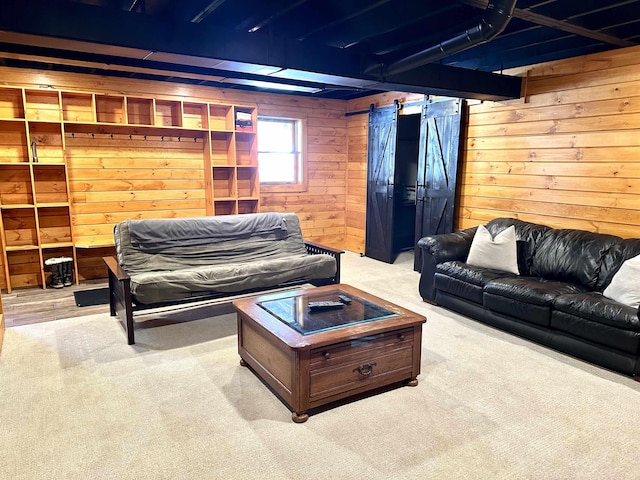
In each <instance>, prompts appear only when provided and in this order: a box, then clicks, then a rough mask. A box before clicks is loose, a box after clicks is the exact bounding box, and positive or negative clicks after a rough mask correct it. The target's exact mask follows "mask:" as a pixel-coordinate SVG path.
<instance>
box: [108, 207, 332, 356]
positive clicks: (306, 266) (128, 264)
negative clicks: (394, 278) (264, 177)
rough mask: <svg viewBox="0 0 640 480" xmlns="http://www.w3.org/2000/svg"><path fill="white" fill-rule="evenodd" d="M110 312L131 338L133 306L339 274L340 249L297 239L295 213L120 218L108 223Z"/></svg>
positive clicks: (324, 280) (326, 280)
mask: <svg viewBox="0 0 640 480" xmlns="http://www.w3.org/2000/svg"><path fill="white" fill-rule="evenodd" d="M114 240H115V247H116V257H105V258H104V261H105V263H106V264H107V267H108V276H109V297H110V308H111V315H112V316H118V317H120V319H121V321H122V323H123V325H124V327H125V331H126V333H127V340H128V342H129V344H130V345H131V344H133V343H134V342H135V339H134V325H133V312H134V310H142V309H147V308H152V307H157V306H161V305H167V304H176V303H182V302H189V301H194V300H203V299H209V298H223V297H225V296H230V295H238V294H244V293H249V292H256V291H261V290H265V289H270V288H275V287H282V286H289V285H299V284H302V283H311V284H313V285H326V284H330V283H339V281H340V254H341V253H343V252H342V251H341V250H335V249H331V248H328V247H324V246H322V245H318V244H315V243H311V242H305V241H303V239H302V232H301V229H300V222H299V220H298V217H297V216H296V215H295V214H294V213H257V214H244V215H225V216H214V217H197V218H181V219H149V220H126V221H123V222H120V223H118V224H116V225H115V227H114Z"/></svg>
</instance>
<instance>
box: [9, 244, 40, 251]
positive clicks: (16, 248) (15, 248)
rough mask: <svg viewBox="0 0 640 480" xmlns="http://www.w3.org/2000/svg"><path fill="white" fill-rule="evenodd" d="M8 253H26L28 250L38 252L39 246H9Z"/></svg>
mask: <svg viewBox="0 0 640 480" xmlns="http://www.w3.org/2000/svg"><path fill="white" fill-rule="evenodd" d="M5 250H6V251H7V252H25V251H27V250H38V245H7V246H6V247H5Z"/></svg>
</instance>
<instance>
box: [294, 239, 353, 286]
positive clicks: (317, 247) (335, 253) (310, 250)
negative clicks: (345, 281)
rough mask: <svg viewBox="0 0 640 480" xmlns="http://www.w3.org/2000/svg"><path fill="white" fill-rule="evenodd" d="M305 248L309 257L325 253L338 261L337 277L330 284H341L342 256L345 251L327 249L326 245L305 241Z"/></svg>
mask: <svg viewBox="0 0 640 480" xmlns="http://www.w3.org/2000/svg"><path fill="white" fill-rule="evenodd" d="M304 246H305V247H307V254H309V255H319V254H321V253H324V254H326V255H331V256H332V257H333V258H335V259H336V276H335V277H333V278H332V279H331V280H330V282H331V283H340V255H342V254H343V253H344V250H338V249H336V248H331V247H327V246H325V245H321V244H319V243H315V242H309V241H307V240H305V241H304Z"/></svg>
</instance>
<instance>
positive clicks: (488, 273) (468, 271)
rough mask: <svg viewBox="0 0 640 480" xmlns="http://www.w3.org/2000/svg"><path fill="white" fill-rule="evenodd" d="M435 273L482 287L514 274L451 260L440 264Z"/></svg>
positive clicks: (511, 276)
mask: <svg viewBox="0 0 640 480" xmlns="http://www.w3.org/2000/svg"><path fill="white" fill-rule="evenodd" d="M436 272H437V273H440V274H442V275H446V276H449V277H453V278H457V279H458V280H461V281H463V282H467V283H470V284H472V285H477V286H479V287H484V286H485V285H486V284H487V283H489V282H490V281H492V280H495V279H496V278H513V277H516V275H515V274H513V273H509V272H505V271H504V270H496V269H493V268H485V267H476V266H474V265H469V264H468V263H465V262H461V261H458V260H453V261H451V262H444V263H440V264H438V265H437V266H436Z"/></svg>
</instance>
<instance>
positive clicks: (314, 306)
mask: <svg viewBox="0 0 640 480" xmlns="http://www.w3.org/2000/svg"><path fill="white" fill-rule="evenodd" d="M341 307H344V303H341V302H332V301H321V302H309V309H310V310H324V309H328V308H341Z"/></svg>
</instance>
